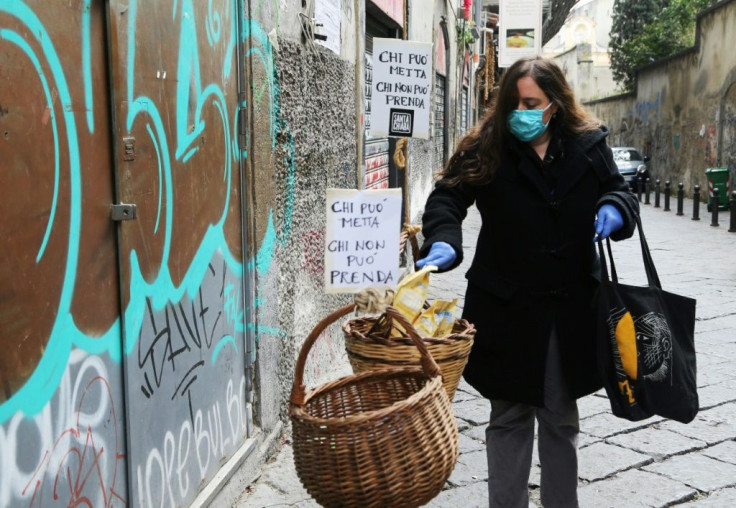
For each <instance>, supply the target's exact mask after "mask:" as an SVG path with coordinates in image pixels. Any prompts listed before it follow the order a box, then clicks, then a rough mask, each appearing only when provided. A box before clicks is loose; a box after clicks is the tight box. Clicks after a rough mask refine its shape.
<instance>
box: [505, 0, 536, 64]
mask: <svg viewBox="0 0 736 508" xmlns="http://www.w3.org/2000/svg"><path fill="white" fill-rule="evenodd" d="M498 9H499V16H498V19H499V35H498V66H499V67H509V66H511V64H513V63H514V62H515V61H517V60H518V59H519V58H524V57H528V56H537V55H539V54H541V52H542V0H501V1H500V3H499V6H498Z"/></svg>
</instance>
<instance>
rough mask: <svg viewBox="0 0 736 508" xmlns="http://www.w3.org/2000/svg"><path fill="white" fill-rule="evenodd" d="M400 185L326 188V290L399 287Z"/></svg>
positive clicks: (336, 291)
mask: <svg viewBox="0 0 736 508" xmlns="http://www.w3.org/2000/svg"><path fill="white" fill-rule="evenodd" d="M400 218H401V189H398V188H397V189H375V190H357V189H327V225H326V234H325V291H326V292H327V293H357V292H358V291H360V290H361V289H365V288H377V289H384V288H395V287H396V283H397V282H398V281H397V279H398V274H399V236H400V233H401V229H400V227H399V225H400V223H401V220H400Z"/></svg>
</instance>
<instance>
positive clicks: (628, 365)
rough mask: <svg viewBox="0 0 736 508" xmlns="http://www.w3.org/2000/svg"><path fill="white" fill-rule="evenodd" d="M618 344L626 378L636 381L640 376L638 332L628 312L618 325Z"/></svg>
mask: <svg viewBox="0 0 736 508" xmlns="http://www.w3.org/2000/svg"><path fill="white" fill-rule="evenodd" d="M616 343H617V344H618V352H619V354H620V355H621V364H622V365H623V368H624V372H625V373H626V376H627V377H628V378H629V379H632V380H634V381H636V378H637V375H638V372H637V368H638V362H637V353H636V330H635V329H634V320H633V319H632V317H631V314H630V313H628V312H627V313H626V314H624V315H623V316H621V320H620V321H619V322H618V324H617V325H616Z"/></svg>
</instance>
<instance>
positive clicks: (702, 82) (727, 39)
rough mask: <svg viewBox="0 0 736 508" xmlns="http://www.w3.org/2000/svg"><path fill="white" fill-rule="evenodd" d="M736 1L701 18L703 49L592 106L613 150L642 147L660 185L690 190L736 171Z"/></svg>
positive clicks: (647, 71) (643, 73)
mask: <svg viewBox="0 0 736 508" xmlns="http://www.w3.org/2000/svg"><path fill="white" fill-rule="evenodd" d="M734 26H736V1H734V0H728V1H724V2H721V3H720V4H718V5H717V6H716V7H714V8H711V9H709V10H706V11H704V12H703V13H701V14H700V16H699V17H698V31H697V34H698V43H699V44H698V45H696V46H695V47H694V48H692V49H690V50H687V51H685V52H683V53H681V54H680V55H678V56H676V57H673V58H670V59H667V60H664V61H662V62H659V63H655V64H652V65H651V66H647V67H645V68H643V69H641V70H640V72H639V75H638V83H637V90H636V92H635V93H633V94H626V95H622V96H618V97H614V98H610V99H604V100H600V101H593V102H589V103H587V104H586V105H587V106H588V107H589V108H590V109H591V110H592V112H593V113H594V114H595V115H596V116H597V117H598V118H600V119H602V120H603V121H604V123H606V124H607V125H608V126H609V128H610V129H611V137H610V138H609V142H610V144H611V145H614V146H615V145H619V146H620V145H625V146H629V145H630V146H635V147H637V148H639V149H640V150H642V152H643V153H644V154H645V155H649V156H650V157H651V158H652V162H651V166H652V175H653V179H656V178H659V179H661V180H662V181H664V180H670V181H672V187H673V188H676V185H677V183H679V182H683V183H684V184H685V191H686V193H687V194H692V187H693V185H695V184H696V183H699V184H700V185H701V187H703V188H705V185H706V179H705V173H704V172H705V170H706V169H707V168H710V167H729V168H730V169H731V171H734V170H736V154H734V151H733V150H732V149H731V146H732V145H733V142H734V140H736V136H735V135H734V132H735V131H736V93H735V92H734V90H735V89H734V87H733V85H734V83H736V53H734V52H733V51H724V48H732V47H735V46H736V32H735V31H734V30H733V27H734Z"/></svg>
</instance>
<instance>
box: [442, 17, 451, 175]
mask: <svg viewBox="0 0 736 508" xmlns="http://www.w3.org/2000/svg"><path fill="white" fill-rule="evenodd" d="M440 27H441V28H442V38H443V39H444V41H445V79H446V80H447V81H446V82H445V98H444V104H443V107H444V109H445V122H444V125H443V126H442V136H443V138H444V142H443V143H442V164H443V166H444V164H445V163H447V147H448V146H449V144H450V122H449V121H448V120H449V118H450V93H449V92H450V58H449V54H448V53H449V52H450V35H449V34H448V33H447V19H446V18H445V17H444V16H442V17H441V18H440Z"/></svg>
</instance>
